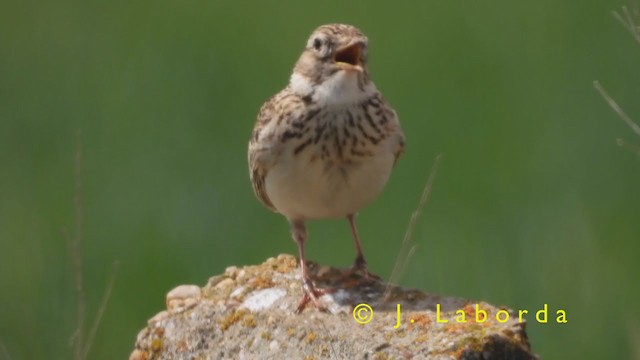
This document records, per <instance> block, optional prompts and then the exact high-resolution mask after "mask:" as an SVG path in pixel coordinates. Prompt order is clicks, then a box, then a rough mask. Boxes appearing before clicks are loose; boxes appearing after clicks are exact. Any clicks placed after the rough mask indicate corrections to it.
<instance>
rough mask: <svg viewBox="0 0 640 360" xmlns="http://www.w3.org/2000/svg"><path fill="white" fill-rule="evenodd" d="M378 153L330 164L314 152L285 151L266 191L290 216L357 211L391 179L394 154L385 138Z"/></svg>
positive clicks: (331, 215)
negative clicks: (354, 160)
mask: <svg viewBox="0 0 640 360" xmlns="http://www.w3.org/2000/svg"><path fill="white" fill-rule="evenodd" d="M379 145H381V146H378V147H377V148H376V149H375V151H376V152H375V155H374V156H371V157H365V158H362V159H358V161H357V162H355V163H354V164H353V165H348V164H346V163H345V162H342V163H339V162H334V163H333V164H332V166H328V165H327V161H326V160H321V159H320V158H319V157H318V158H316V159H315V160H314V161H311V158H312V153H311V152H306V153H302V154H299V156H294V155H293V153H292V152H287V153H286V154H283V156H282V158H281V161H279V162H278V164H277V165H275V166H274V167H273V168H272V169H270V171H269V173H268V174H267V177H266V182H265V185H266V191H267V194H268V196H269V199H270V200H271V202H272V203H273V205H274V206H275V208H276V209H277V210H278V211H279V212H280V213H282V214H283V215H285V216H286V217H287V218H289V219H322V218H340V217H345V216H347V215H349V214H354V213H355V212H357V211H358V210H360V209H362V208H363V207H365V206H366V205H367V204H369V203H370V202H371V201H372V200H373V199H375V198H376V197H377V196H378V195H379V194H380V192H381V191H382V189H383V188H384V185H385V184H386V183H387V180H388V179H389V174H390V172H391V169H392V167H393V163H394V161H395V156H394V154H393V152H392V151H391V149H390V148H389V146H388V144H386V142H384V143H383V144H379Z"/></svg>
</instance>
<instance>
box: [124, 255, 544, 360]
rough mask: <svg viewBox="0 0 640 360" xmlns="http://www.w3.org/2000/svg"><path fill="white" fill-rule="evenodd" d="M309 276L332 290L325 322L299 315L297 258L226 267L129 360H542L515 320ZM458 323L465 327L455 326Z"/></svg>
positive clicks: (191, 293)
mask: <svg viewBox="0 0 640 360" xmlns="http://www.w3.org/2000/svg"><path fill="white" fill-rule="evenodd" d="M310 270H311V273H312V276H313V278H314V280H315V282H316V284H317V285H318V287H320V288H324V289H332V292H331V293H330V294H327V295H325V296H323V297H322V298H321V300H322V302H323V303H324V304H325V305H326V307H327V311H326V312H321V311H319V310H318V309H316V308H315V307H313V306H308V307H307V308H306V309H305V310H304V311H303V312H302V313H300V314H295V313H294V311H295V309H296V307H297V305H298V302H299V300H300V298H301V297H302V290H301V286H300V284H301V277H300V272H299V269H298V267H297V261H296V258H295V257H293V256H290V255H280V256H278V257H277V258H270V259H267V260H266V261H265V262H264V263H263V264H260V265H255V266H247V267H244V268H238V267H229V268H227V269H226V270H225V272H224V274H222V275H218V276H214V277H212V278H211V279H209V282H208V283H207V284H206V285H205V286H204V287H202V288H199V287H197V286H194V285H181V286H179V287H177V288H176V289H174V290H172V291H170V292H169V294H167V299H166V301H167V309H166V310H163V311H161V312H159V313H158V314H157V315H155V316H153V317H152V318H151V319H150V320H149V321H148V325H147V327H145V328H144V329H143V330H142V331H140V333H139V334H138V338H137V341H136V344H135V349H134V350H133V352H132V353H131V356H130V359H137V360H143V359H146V360H151V359H307V360H310V359H380V360H382V359H536V358H537V357H536V356H535V355H534V354H533V353H532V352H531V348H530V346H529V342H528V340H527V335H526V332H525V322H524V321H523V322H520V321H519V319H518V314H517V313H515V312H514V311H512V310H509V309H506V308H499V307H495V306H493V305H490V304H487V303H484V302H475V301H469V300H464V299H460V298H453V297H443V296H439V295H435V294H429V293H425V292H422V291H418V290H413V289H404V288H401V287H397V286H393V285H388V284H385V283H383V282H381V281H377V280H368V279H364V278H362V277H361V276H360V275H358V274H351V275H348V276H347V275H345V272H344V271H343V270H339V269H334V268H329V267H322V266H318V265H317V264H314V263H310ZM361 303H366V304H368V305H369V306H371V309H372V311H373V317H372V318H371V319H370V322H368V323H366V324H360V323H358V322H357V321H356V319H355V317H357V316H358V315H359V316H360V318H359V319H363V320H364V319H366V318H368V317H369V316H370V315H371V311H369V310H368V309H366V308H364V309H363V308H362V307H360V308H357V305H359V304H361ZM398 304H400V313H401V315H400V326H398V327H397V328H395V327H396V326H397V323H398ZM476 304H477V305H476ZM438 307H439V309H440V312H439V314H438V312H437V309H438ZM354 309H355V311H354ZM360 309H363V310H360ZM476 309H480V310H483V311H486V313H487V318H486V320H485V321H484V322H481V321H476V315H477V316H479V319H480V320H482V319H483V317H482V316H481V312H480V311H478V312H476ZM501 310H504V311H501ZM498 312H500V314H498V315H500V319H501V320H504V319H505V317H506V314H509V319H508V320H507V321H505V322H499V321H498V320H497V319H496V314H497V313H498ZM462 313H464V317H465V319H466V322H465V323H462V322H457V321H456V319H458V320H459V319H460V317H461V316H462V315H461V314H462ZM438 316H439V318H438ZM439 319H440V320H447V321H448V322H446V323H443V322H439V321H438V320H439Z"/></svg>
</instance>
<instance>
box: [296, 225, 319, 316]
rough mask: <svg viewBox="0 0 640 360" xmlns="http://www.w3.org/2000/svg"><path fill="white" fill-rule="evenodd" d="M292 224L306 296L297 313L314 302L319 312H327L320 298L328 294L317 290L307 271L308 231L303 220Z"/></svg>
mask: <svg viewBox="0 0 640 360" xmlns="http://www.w3.org/2000/svg"><path fill="white" fill-rule="evenodd" d="M289 222H290V223H291V235H292V236H293V240H294V241H295V242H296V243H297V244H298V257H299V258H300V268H301V270H302V292H303V293H304V295H303V296H302V299H300V302H299V303H298V308H297V309H296V313H300V312H302V310H304V308H305V307H306V306H307V304H308V303H309V302H312V303H313V304H314V305H315V306H316V307H317V308H318V309H319V310H321V311H325V310H326V307H325V306H324V305H323V304H322V302H321V301H320V300H319V298H320V297H321V296H322V295H324V294H325V293H326V292H325V291H324V290H318V289H316V286H315V285H314V284H313V281H312V280H311V278H310V277H309V271H308V269H307V262H306V260H305V258H304V241H305V240H306V239H307V229H306V227H305V226H304V221H302V220H290V221H289Z"/></svg>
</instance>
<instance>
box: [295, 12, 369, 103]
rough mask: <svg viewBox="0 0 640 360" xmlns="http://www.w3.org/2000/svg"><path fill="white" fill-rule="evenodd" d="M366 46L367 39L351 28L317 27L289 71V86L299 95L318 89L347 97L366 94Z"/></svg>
mask: <svg viewBox="0 0 640 360" xmlns="http://www.w3.org/2000/svg"><path fill="white" fill-rule="evenodd" d="M367 46H368V39H367V37H366V36H365V35H364V34H363V33H362V32H361V31H360V30H358V29H357V28H356V27H354V26H351V25H345V24H329V25H322V26H320V27H318V28H317V29H316V30H314V31H313V33H312V34H311V36H310V37H309V40H308V41H307V46H306V47H305V49H304V51H303V52H302V55H301V56H300V59H298V62H297V63H296V66H295V68H294V69H293V75H292V76H291V86H292V87H293V89H294V91H296V92H298V93H299V94H304V93H307V94H309V93H313V92H315V91H318V90H319V91H320V92H329V93H334V95H336V96H338V95H340V96H343V97H344V96H346V97H347V98H350V97H351V96H350V95H356V94H354V92H366V88H367V87H368V86H369V83H370V81H369V71H368V68H367ZM345 91H346V92H347V93H344V92H345ZM320 96H322V95H320Z"/></svg>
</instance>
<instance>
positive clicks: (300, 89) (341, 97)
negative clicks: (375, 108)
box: [289, 71, 376, 104]
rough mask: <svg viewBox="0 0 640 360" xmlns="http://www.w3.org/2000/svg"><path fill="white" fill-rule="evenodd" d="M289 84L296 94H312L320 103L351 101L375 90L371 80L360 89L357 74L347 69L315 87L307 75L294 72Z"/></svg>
mask: <svg viewBox="0 0 640 360" xmlns="http://www.w3.org/2000/svg"><path fill="white" fill-rule="evenodd" d="M289 84H290V86H291V90H293V92H295V93H296V94H299V95H301V96H306V95H309V94H313V97H312V99H313V100H314V101H315V102H318V103H321V104H322V103H324V104H345V103H353V102H357V101H360V100H363V99H365V98H367V97H369V95H370V94H372V93H374V92H375V91H376V89H375V86H374V85H373V83H372V82H369V83H368V84H367V85H365V88H364V90H365V91H362V90H360V89H359V88H358V76H357V74H354V73H349V72H347V71H338V72H337V73H335V74H333V75H332V76H331V77H329V78H328V79H327V80H325V81H324V82H322V83H321V84H320V85H316V86H315V88H314V86H313V84H312V83H311V81H310V80H309V78H308V77H306V76H304V75H301V74H299V73H295V72H294V73H293V74H292V75H291V79H290V81H289ZM314 90H315V91H314Z"/></svg>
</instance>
